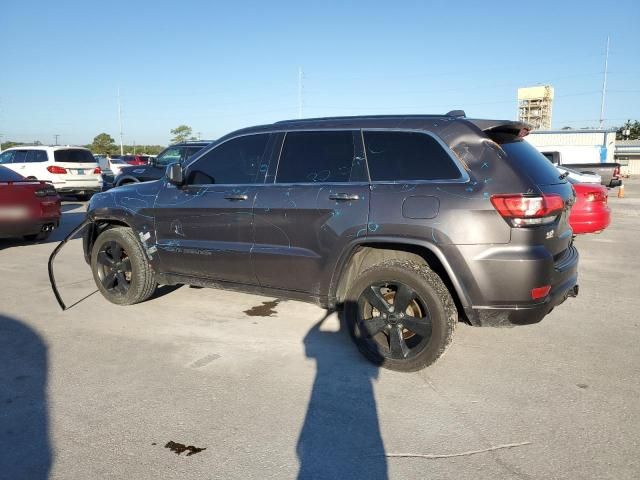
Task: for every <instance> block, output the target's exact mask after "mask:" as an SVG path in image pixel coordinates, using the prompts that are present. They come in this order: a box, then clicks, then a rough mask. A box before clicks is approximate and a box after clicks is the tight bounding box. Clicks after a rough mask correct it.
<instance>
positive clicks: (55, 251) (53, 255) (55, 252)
mask: <svg viewBox="0 0 640 480" xmlns="http://www.w3.org/2000/svg"><path fill="white" fill-rule="evenodd" d="M90 223H91V219H90V218H85V219H84V220H83V221H82V223H81V224H80V225H78V226H77V227H76V228H74V229H73V230H72V231H71V233H69V235H67V236H66V237H65V238H64V240H62V241H61V242H60V243H59V244H58V246H57V247H56V248H54V249H53V252H51V255H50V256H49V264H48V267H49V283H51V289H52V290H53V294H54V295H55V297H56V300H57V301H58V305H60V308H62V311H63V312H64V311H65V310H66V309H67V306H66V305H65V304H64V302H63V301H62V297H60V292H58V287H57V286H56V279H55V277H54V275H53V261H54V260H55V258H56V255H58V253H59V252H60V250H62V247H64V246H65V244H66V243H67V242H68V241H69V240H71V238H72V237H73V236H74V235H76V234H77V233H78V232H79V231H80V230H82V229H83V228H84V227H86V226H87V225H89V224H90Z"/></svg>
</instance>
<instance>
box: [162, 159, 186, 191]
mask: <svg viewBox="0 0 640 480" xmlns="http://www.w3.org/2000/svg"><path fill="white" fill-rule="evenodd" d="M165 177H167V181H168V182H169V183H172V184H174V185H178V186H180V185H182V184H183V183H184V178H183V176H182V166H181V165H180V164H179V163H172V164H171V165H167V170H166V171H165Z"/></svg>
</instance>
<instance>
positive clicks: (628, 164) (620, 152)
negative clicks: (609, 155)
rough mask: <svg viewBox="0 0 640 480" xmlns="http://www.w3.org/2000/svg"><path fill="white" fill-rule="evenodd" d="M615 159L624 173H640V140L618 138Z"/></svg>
mask: <svg viewBox="0 0 640 480" xmlns="http://www.w3.org/2000/svg"><path fill="white" fill-rule="evenodd" d="M615 159H616V162H618V163H619V164H620V170H621V171H622V175H640V140H618V141H617V142H616V152H615Z"/></svg>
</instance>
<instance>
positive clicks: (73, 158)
mask: <svg viewBox="0 0 640 480" xmlns="http://www.w3.org/2000/svg"><path fill="white" fill-rule="evenodd" d="M53 157H54V158H55V160H56V162H61V163H96V159H95V158H93V155H92V154H91V152H90V151H89V150H81V149H79V148H77V149H69V150H56V151H55V152H53Z"/></svg>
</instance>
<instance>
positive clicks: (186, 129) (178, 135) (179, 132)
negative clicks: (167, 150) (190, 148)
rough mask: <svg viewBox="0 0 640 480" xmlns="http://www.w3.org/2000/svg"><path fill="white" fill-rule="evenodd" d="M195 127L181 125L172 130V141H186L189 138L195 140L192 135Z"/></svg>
mask: <svg viewBox="0 0 640 480" xmlns="http://www.w3.org/2000/svg"><path fill="white" fill-rule="evenodd" d="M192 133H193V129H192V128H191V127H190V126H189V125H180V126H177V127H176V128H174V129H173V130H171V135H173V138H172V139H171V143H179V142H186V141H187V140H195V137H193V136H192Z"/></svg>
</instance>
